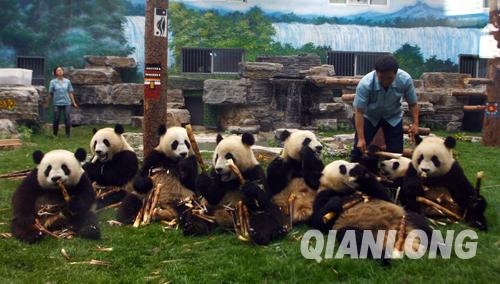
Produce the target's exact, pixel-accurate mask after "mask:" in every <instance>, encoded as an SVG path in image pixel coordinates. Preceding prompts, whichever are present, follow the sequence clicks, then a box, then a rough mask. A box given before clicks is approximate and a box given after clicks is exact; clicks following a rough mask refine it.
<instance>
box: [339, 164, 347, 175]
mask: <svg viewBox="0 0 500 284" xmlns="http://www.w3.org/2000/svg"><path fill="white" fill-rule="evenodd" d="M339 171H340V174H342V175H345V174H347V168H346V167H345V166H344V165H340V167H339Z"/></svg>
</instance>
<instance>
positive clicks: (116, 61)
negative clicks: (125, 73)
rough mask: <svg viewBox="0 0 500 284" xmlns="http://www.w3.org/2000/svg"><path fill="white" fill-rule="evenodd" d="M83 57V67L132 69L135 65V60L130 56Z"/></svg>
mask: <svg viewBox="0 0 500 284" xmlns="http://www.w3.org/2000/svg"><path fill="white" fill-rule="evenodd" d="M84 58H85V61H86V65H85V68H95V67H111V68H116V69H132V68H135V67H137V62H135V59H134V58H131V57H124V56H95V55H86V56H84Z"/></svg>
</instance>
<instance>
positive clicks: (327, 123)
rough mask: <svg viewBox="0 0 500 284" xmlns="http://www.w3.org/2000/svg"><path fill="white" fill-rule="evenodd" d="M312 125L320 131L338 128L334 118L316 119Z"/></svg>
mask: <svg viewBox="0 0 500 284" xmlns="http://www.w3.org/2000/svg"><path fill="white" fill-rule="evenodd" d="M314 125H315V126H316V127H317V128H318V129H320V130H322V131H336V130H338V129H339V127H338V123H337V119H335V118H325V119H316V120H315V121H314Z"/></svg>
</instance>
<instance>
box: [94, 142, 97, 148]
mask: <svg viewBox="0 0 500 284" xmlns="http://www.w3.org/2000/svg"><path fill="white" fill-rule="evenodd" d="M95 146H97V141H94V149H95Z"/></svg>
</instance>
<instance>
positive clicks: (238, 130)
mask: <svg viewBox="0 0 500 284" xmlns="http://www.w3.org/2000/svg"><path fill="white" fill-rule="evenodd" d="M227 131H229V132H231V133H233V134H243V133H250V134H257V133H259V131H260V125H250V126H236V125H231V126H229V127H228V128H227Z"/></svg>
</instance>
